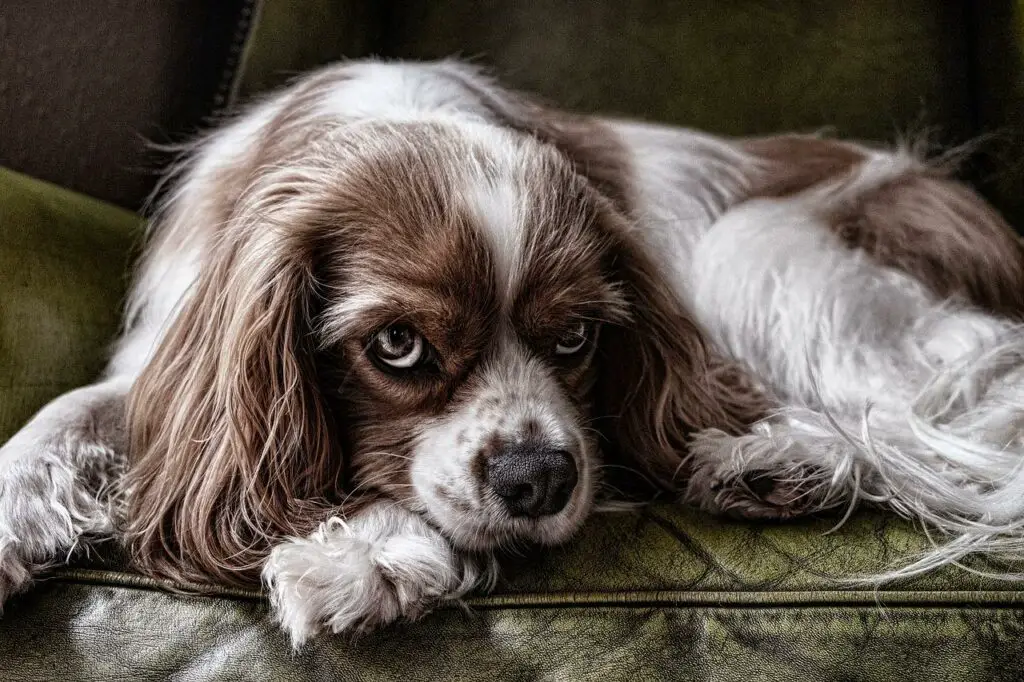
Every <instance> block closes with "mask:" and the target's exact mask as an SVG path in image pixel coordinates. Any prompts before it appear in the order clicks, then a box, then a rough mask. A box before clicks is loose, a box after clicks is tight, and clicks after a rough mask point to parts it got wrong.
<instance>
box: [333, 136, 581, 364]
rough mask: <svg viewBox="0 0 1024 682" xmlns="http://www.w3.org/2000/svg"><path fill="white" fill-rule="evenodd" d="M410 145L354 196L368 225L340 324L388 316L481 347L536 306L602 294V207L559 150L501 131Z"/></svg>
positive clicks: (351, 258) (352, 262) (374, 171)
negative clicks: (598, 210) (598, 244)
mask: <svg viewBox="0 0 1024 682" xmlns="http://www.w3.org/2000/svg"><path fill="white" fill-rule="evenodd" d="M420 133H423V134H420ZM425 133H429V134H425ZM405 137H406V139H404V140H403V143H402V144H396V145H394V146H393V148H392V150H391V153H389V154H384V155H379V156H378V157H377V158H375V159H374V160H373V163H370V164H368V165H367V167H366V169H365V174H364V177H363V179H362V181H361V183H360V185H361V186H360V188H359V190H358V192H353V194H354V195H356V196H358V199H359V203H360V205H361V209H360V210H361V211H362V213H361V214H360V216H359V218H360V220H361V221H362V222H361V227H360V229H359V230H358V233H357V235H356V239H355V242H354V244H353V246H354V248H352V250H351V251H350V253H349V254H348V255H347V263H348V267H347V268H346V269H347V270H348V277H347V279H348V282H349V286H347V287H346V296H345V297H344V298H345V300H344V301H343V302H340V303H339V306H338V308H339V309H338V310H336V311H335V313H336V315H335V316H334V317H335V318H336V319H341V318H353V317H357V316H358V314H359V311H360V310H366V309H371V308H374V307H377V308H379V307H388V308H390V309H392V310H396V311H402V312H407V313H408V315H409V316H410V318H411V319H417V318H418V319H420V320H425V322H426V324H429V325H431V326H433V327H435V330H434V331H435V333H438V334H439V333H442V332H445V333H446V334H448V335H450V336H452V338H451V342H452V343H453V344H457V343H459V340H458V339H457V338H456V337H458V336H459V335H460V334H464V335H466V336H467V338H466V341H468V342H470V343H472V341H473V340H474V339H476V340H479V339H482V338H483V337H485V336H490V335H492V334H493V332H494V330H495V329H496V328H497V326H498V324H499V323H501V322H511V324H512V326H520V324H519V323H520V321H521V317H522V315H519V314H517V311H519V309H521V308H523V307H525V306H526V305H527V304H530V305H533V304H535V303H536V302H537V301H549V302H559V301H560V302H562V303H566V300H567V299H572V298H573V297H574V296H575V297H576V298H579V299H582V298H593V297H595V296H596V297H600V292H598V291H596V289H598V288H599V286H600V282H599V279H600V272H599V270H600V267H599V263H598V257H597V253H598V252H599V251H600V249H598V248H594V242H595V237H594V233H593V230H592V229H590V223H591V222H592V217H593V213H594V210H595V209H594V206H593V205H592V202H591V201H590V200H589V195H588V194H587V193H586V191H585V182H584V181H582V180H581V179H580V178H579V177H578V176H577V175H576V174H575V172H574V171H573V169H572V167H571V165H570V164H569V163H568V162H567V161H566V160H565V159H564V158H562V157H560V156H559V154H558V152H556V151H555V150H553V149H551V148H548V147H546V146H544V145H541V144H540V143H537V142H535V141H531V140H529V139H521V138H518V137H515V136H512V135H511V134H508V133H506V132H504V131H501V130H497V131H491V130H487V129H482V130H475V131H473V132H472V134H469V135H455V134H453V133H452V132H451V131H448V130H443V129H442V130H437V129H429V130H421V131H417V135H416V136H415V137H412V138H409V137H408V135H406V136H405ZM524 302H525V303H524ZM534 307H536V306H535V305H534ZM549 307H551V308H552V309H556V308H557V309H559V310H561V309H564V308H565V306H549ZM557 316H558V313H555V314H554V315H553V317H554V318H557Z"/></svg>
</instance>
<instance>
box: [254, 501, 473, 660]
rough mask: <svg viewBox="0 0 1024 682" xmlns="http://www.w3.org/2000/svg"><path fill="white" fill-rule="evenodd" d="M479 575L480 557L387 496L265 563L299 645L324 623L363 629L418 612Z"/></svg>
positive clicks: (281, 548)
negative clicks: (464, 551) (463, 549)
mask: <svg viewBox="0 0 1024 682" xmlns="http://www.w3.org/2000/svg"><path fill="white" fill-rule="evenodd" d="M480 577H481V571H480V570H479V568H478V567H477V565H476V562H475V561H474V560H472V559H470V558H467V557H464V556H462V555H460V554H458V553H457V552H455V551H454V550H453V549H452V548H451V546H450V545H449V543H448V541H447V540H446V539H445V538H444V537H443V536H441V535H440V534H439V533H438V532H437V531H436V530H434V529H433V528H431V527H430V526H429V525H427V524H426V523H424V522H423V520H422V519H420V518H419V517H418V516H416V515H414V514H411V513H409V512H407V511H405V510H403V509H400V508H398V507H397V506H395V505H392V504H384V503H379V504H377V505H374V506H373V507H370V508H369V509H367V510H365V511H363V512H361V513H360V514H358V515H357V516H356V517H355V518H354V519H352V520H350V521H348V522H346V521H342V520H341V519H339V518H332V519H330V520H329V521H328V522H327V523H324V524H322V525H321V526H320V528H319V529H318V530H317V531H316V532H314V533H313V534H312V535H310V536H309V537H308V538H296V539H293V540H290V541H288V542H286V543H284V544H282V545H278V546H277V547H275V548H274V550H273V551H272V552H271V554H270V557H269V558H268V559H267V563H266V565H265V567H264V569H263V579H264V581H265V582H266V584H267V587H268V588H269V590H270V598H271V603H272V605H273V608H274V612H275V617H276V619H277V621H278V622H279V623H280V624H281V627H282V628H283V629H284V630H285V631H286V632H287V633H288V634H289V636H290V637H291V640H292V645H293V646H294V647H296V648H298V647H299V646H301V645H302V644H303V643H304V642H306V640H308V639H309V638H310V637H312V636H313V635H316V634H317V633H319V632H321V631H322V630H324V629H328V630H330V631H331V632H334V633H342V632H345V633H352V634H359V633H364V632H368V631H370V630H373V629H374V628H377V627H380V626H382V625H386V624H388V623H392V622H394V621H398V620H414V619H416V618H418V617H419V616H422V615H423V614H424V613H426V612H427V611H429V610H430V609H431V608H432V607H433V606H435V605H436V604H438V603H439V602H442V601H446V600H451V599H457V598H458V597H461V596H462V595H464V594H465V593H466V592H468V591H469V590H470V589H472V588H473V586H474V585H476V584H477V583H478V582H479V580H480Z"/></svg>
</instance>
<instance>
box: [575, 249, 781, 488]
mask: <svg viewBox="0 0 1024 682" xmlns="http://www.w3.org/2000/svg"><path fill="white" fill-rule="evenodd" d="M612 258H613V263H612V267H613V269H614V276H615V277H617V278H618V279H619V281H620V282H621V283H622V287H623V293H624V294H625V296H626V298H627V299H628V301H629V304H630V312H631V316H632V319H631V321H630V323H628V324H624V325H609V326H606V327H604V328H602V330H601V334H600V336H599V341H598V351H597V353H598V355H597V358H596V361H597V362H598V372H599V375H598V379H597V385H596V390H595V394H594V407H593V410H594V414H595V415H596V416H597V417H598V421H597V425H598V427H599V430H600V431H601V433H602V434H603V435H604V436H605V439H606V441H607V443H608V446H609V447H608V452H607V453H606V456H607V457H609V458H610V459H612V460H613V461H615V462H616V463H618V464H622V465H626V466H628V467H629V468H635V469H639V470H640V471H641V472H643V473H644V474H645V475H646V476H647V477H648V479H649V481H648V482H653V483H654V484H656V485H657V486H658V487H660V488H663V489H668V490H677V489H678V488H679V487H680V486H681V485H683V484H684V483H685V480H686V474H687V471H686V467H685V463H686V453H687V449H688V441H689V438H690V436H691V435H692V434H693V433H695V432H696V431H700V430H702V429H706V428H717V429H721V430H723V431H725V432H728V433H742V432H744V431H746V430H747V429H749V427H750V425H751V424H753V423H754V422H756V421H758V420H759V419H761V418H763V417H764V416H765V415H766V413H767V411H768V410H770V409H771V407H772V403H771V401H770V400H769V398H768V397H767V396H766V395H764V394H763V393H762V392H761V391H760V390H758V389H757V387H756V386H755V385H754V384H753V382H751V381H750V380H749V378H748V376H747V375H746V373H745V372H744V371H743V370H742V369H741V368H740V367H738V366H736V365H735V364H734V363H731V362H729V361H726V360H725V359H723V358H721V357H719V356H717V355H716V354H715V352H714V351H713V349H712V348H711V347H710V346H709V345H708V344H707V343H706V342H705V339H704V337H703V335H702V334H701V331H700V329H699V327H698V325H697V323H696V322H695V321H694V319H693V318H692V317H691V316H690V314H689V313H688V312H687V310H686V308H685V307H684V306H683V304H682V303H681V302H680V301H678V300H677V298H676V297H675V295H674V294H673V292H672V291H671V289H670V287H668V286H667V285H666V284H665V283H664V281H663V280H662V278H661V277H660V275H659V274H658V273H657V272H656V271H655V269H654V266H653V264H652V263H651V262H650V259H649V258H648V257H646V255H645V254H644V253H643V252H642V251H641V250H640V248H639V247H638V246H637V245H635V244H632V243H630V240H629V239H628V237H627V238H623V239H620V241H619V244H618V246H617V248H616V249H615V250H614V254H613V256H612Z"/></svg>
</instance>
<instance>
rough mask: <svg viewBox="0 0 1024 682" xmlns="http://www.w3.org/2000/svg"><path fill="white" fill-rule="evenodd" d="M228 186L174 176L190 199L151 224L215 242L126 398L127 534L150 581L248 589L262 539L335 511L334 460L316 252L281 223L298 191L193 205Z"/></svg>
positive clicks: (274, 190) (294, 225) (218, 180)
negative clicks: (319, 366) (320, 370)
mask: <svg viewBox="0 0 1024 682" xmlns="http://www.w3.org/2000/svg"><path fill="white" fill-rule="evenodd" d="M195 172H196V171H193V173H195ZM227 177H228V176H226V175H218V176H215V177H212V178H210V180H211V182H212V184H211V185H209V186H208V187H207V188H202V187H200V188H197V187H195V185H194V183H193V185H191V186H188V183H189V181H190V177H188V176H186V177H185V178H184V182H185V183H186V191H187V192H192V193H193V195H186V196H184V197H183V198H182V200H181V201H180V202H179V203H180V204H181V206H180V207H178V206H174V205H171V206H170V208H169V210H168V211H167V213H166V215H165V216H164V218H163V219H164V220H166V221H170V224H168V225H164V226H163V227H162V228H161V229H167V230H171V231H172V232H173V231H174V230H181V229H182V226H181V225H179V224H176V223H177V222H180V221H181V220H196V219H200V220H207V221H211V223H210V225H212V226H215V228H214V229H216V230H217V231H218V232H217V234H215V235H210V237H209V238H208V240H207V249H208V252H207V253H204V254H202V259H203V263H202V267H201V268H200V274H199V276H198V280H197V281H196V282H195V284H194V286H193V289H192V291H191V292H190V294H189V295H188V297H187V298H186V300H185V301H184V302H183V304H182V306H181V309H180V310H179V312H178V313H177V314H176V316H175V317H174V320H173V323H172V324H171V326H170V327H169V329H168V330H167V333H166V334H165V336H164V337H163V340H162V342H161V344H160V345H159V347H158V348H157V349H156V351H155V354H154V356H153V358H152V359H151V361H150V362H149V364H148V365H147V367H146V368H145V370H144V371H143V373H142V375H141V376H140V378H139V379H138V381H137V382H136V384H135V386H134V388H133V390H132V393H131V395H130V404H129V414H130V424H131V457H132V460H133V461H132V464H131V468H130V473H129V478H128V484H127V493H128V507H129V508H128V514H129V516H128V519H129V521H128V524H129V527H128V535H129V538H130V543H131V549H132V553H133V558H134V560H135V562H136V563H137V565H138V566H139V567H140V568H141V569H142V570H144V571H146V572H148V573H150V574H153V575H157V576H161V577H167V578H171V579H174V580H178V581H186V582H200V583H201V582H205V581H209V580H216V581H217V582H220V583H227V584H248V583H252V582H254V581H256V580H257V579H258V576H259V570H260V568H261V566H260V564H261V559H262V558H263V557H265V555H266V551H267V548H268V547H267V546H268V544H269V543H270V542H271V541H272V540H273V539H274V538H277V537H281V536H284V535H291V534H298V533H304V532H308V530H309V529H308V528H306V527H304V523H305V521H304V519H307V518H310V517H312V514H311V513H310V509H309V508H308V507H307V505H312V506H316V501H317V500H324V499H327V498H331V497H335V499H336V495H337V494H338V488H339V485H340V483H339V477H340V475H341V469H342V460H341V453H340V452H338V450H337V445H336V443H337V439H336V438H335V437H334V428H335V426H334V424H333V422H332V419H331V413H330V410H329V409H328V405H327V402H326V400H325V397H324V395H323V393H322V391H321V389H320V387H319V386H318V383H317V372H316V367H315V364H316V357H317V352H318V350H319V349H318V348H317V347H316V343H315V341H313V340H312V338H311V337H312V336H313V335H312V329H311V325H312V320H313V318H314V316H315V310H314V308H315V307H316V305H317V292H316V281H315V280H316V277H315V272H316V267H317V264H316V262H315V260H316V247H315V245H314V244H313V243H312V236H311V235H309V234H303V230H302V228H301V226H302V225H303V224H304V223H303V221H304V216H302V215H291V214H289V215H285V214H284V213H287V212H288V211H295V210H298V209H297V208H296V207H294V206H291V205H290V203H289V199H291V198H294V197H296V196H301V194H302V192H301V191H298V190H293V191H289V189H288V187H287V186H282V185H280V183H279V184H278V185H275V184H274V183H273V182H271V181H267V182H266V183H263V184H265V185H266V187H264V188H263V189H262V190H260V189H259V187H260V181H259V180H258V179H255V180H254V179H253V178H251V177H250V178H249V182H248V183H247V184H246V186H247V187H248V188H249V189H248V190H246V191H247V192H250V193H252V194H254V195H255V198H252V200H251V201H249V202H248V203H247V204H244V203H243V204H242V206H243V207H242V208H240V207H239V205H238V204H233V205H232V206H230V208H229V210H228V214H227V216H226V217H223V216H222V217H221V220H217V219H216V218H215V216H214V214H212V213H204V212H203V207H207V208H208V207H212V206H215V205H219V206H224V205H225V204H224V202H223V201H221V202H217V201H214V198H215V197H210V196H204V195H203V193H204V192H209V193H211V194H215V193H222V194H223V193H225V192H228V193H230V192H231V191H232V190H233V189H234V188H232V187H230V186H227V185H225V184H224V183H225V182H226V181H227ZM191 179H194V176H193V178H191ZM254 187H255V188H256V189H253V188H254ZM239 191H240V190H239ZM195 192H199V193H200V194H199V195H194V194H195ZM235 198H237V195H236V197H235ZM197 206H198V207H200V211H199V212H198V213H197V212H196V207H197ZM282 207H285V208H282ZM186 209H187V210H188V211H189V213H188V214H187V215H186V214H184V213H183V211H185V210H186ZM285 224H287V225H288V229H287V230H284V229H279V227H280V226H282V225H285ZM203 227H204V228H205V227H209V226H203ZM186 231H187V230H186ZM158 248H159V247H158Z"/></svg>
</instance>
